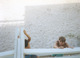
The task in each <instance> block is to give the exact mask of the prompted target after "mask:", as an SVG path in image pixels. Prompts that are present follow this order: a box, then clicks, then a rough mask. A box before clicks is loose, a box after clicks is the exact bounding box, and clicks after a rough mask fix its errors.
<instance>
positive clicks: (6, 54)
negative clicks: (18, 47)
mask: <svg viewBox="0 0 80 58" xmlns="http://www.w3.org/2000/svg"><path fill="white" fill-rule="evenodd" d="M13 54H14V50H12V51H6V52H0V56H9V55H13Z"/></svg>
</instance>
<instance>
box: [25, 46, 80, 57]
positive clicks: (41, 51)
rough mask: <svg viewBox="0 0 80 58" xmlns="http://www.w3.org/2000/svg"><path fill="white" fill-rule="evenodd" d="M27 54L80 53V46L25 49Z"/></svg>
mask: <svg viewBox="0 0 80 58" xmlns="http://www.w3.org/2000/svg"><path fill="white" fill-rule="evenodd" d="M24 53H25V54H32V55H34V54H35V55H38V56H46V55H52V54H76V53H80V47H75V48H73V49H71V48H65V49H54V48H53V49H24Z"/></svg>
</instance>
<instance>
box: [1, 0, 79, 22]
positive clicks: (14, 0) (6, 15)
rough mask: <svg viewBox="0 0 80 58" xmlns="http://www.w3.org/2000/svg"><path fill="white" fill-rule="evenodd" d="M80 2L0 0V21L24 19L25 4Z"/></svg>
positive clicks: (64, 0)
mask: <svg viewBox="0 0 80 58" xmlns="http://www.w3.org/2000/svg"><path fill="white" fill-rule="evenodd" d="M66 3H80V0H0V22H3V21H14V20H24V14H25V13H24V12H25V6H38V5H50V4H66Z"/></svg>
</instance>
